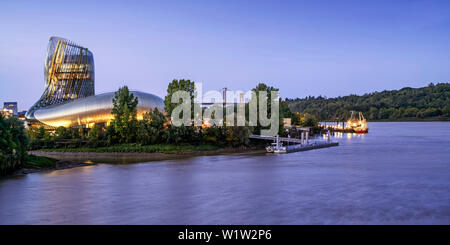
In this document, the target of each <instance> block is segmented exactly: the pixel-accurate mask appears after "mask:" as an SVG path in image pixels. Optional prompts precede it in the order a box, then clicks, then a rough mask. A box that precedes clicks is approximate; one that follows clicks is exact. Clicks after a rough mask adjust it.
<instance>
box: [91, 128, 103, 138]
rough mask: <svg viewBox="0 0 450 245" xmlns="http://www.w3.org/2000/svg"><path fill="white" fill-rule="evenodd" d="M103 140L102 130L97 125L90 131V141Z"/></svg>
mask: <svg viewBox="0 0 450 245" xmlns="http://www.w3.org/2000/svg"><path fill="white" fill-rule="evenodd" d="M101 138H102V129H101V127H99V126H98V125H97V124H95V125H94V127H92V128H91V129H90V130H89V139H90V140H100V139H101Z"/></svg>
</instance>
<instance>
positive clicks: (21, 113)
mask: <svg viewBox="0 0 450 245" xmlns="http://www.w3.org/2000/svg"><path fill="white" fill-rule="evenodd" d="M26 113H27V111H19V112H18V113H17V117H18V118H19V119H20V120H25V119H26V118H25V114H26Z"/></svg>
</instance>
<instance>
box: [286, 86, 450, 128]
mask: <svg viewBox="0 0 450 245" xmlns="http://www.w3.org/2000/svg"><path fill="white" fill-rule="evenodd" d="M287 103H288V105H289V107H290V108H291V110H292V111H294V112H301V113H305V112H308V113H310V114H313V115H314V116H316V117H317V118H318V119H319V120H336V119H339V120H347V119H348V118H349V116H350V115H349V111H351V110H356V111H361V112H362V113H363V114H364V116H366V118H367V119H369V120H379V119H382V120H402V119H403V118H438V119H442V120H449V118H448V117H449V115H448V114H447V113H445V112H446V111H447V110H446V107H448V106H449V105H450V84H449V83H438V84H433V83H430V84H429V86H427V87H422V88H409V87H405V88H402V89H400V90H391V91H382V92H374V93H369V94H364V95H361V96H357V95H350V96H343V97H337V98H324V97H320V96H319V97H312V96H308V97H305V98H303V99H299V98H297V99H292V100H287Z"/></svg>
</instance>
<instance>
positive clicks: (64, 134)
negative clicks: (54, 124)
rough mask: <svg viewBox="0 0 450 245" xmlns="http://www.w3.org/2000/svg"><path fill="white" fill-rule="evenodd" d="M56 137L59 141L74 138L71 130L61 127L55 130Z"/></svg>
mask: <svg viewBox="0 0 450 245" xmlns="http://www.w3.org/2000/svg"><path fill="white" fill-rule="evenodd" d="M55 137H56V138H57V139H70V138H71V137H72V135H71V130H70V129H67V128H65V127H63V126H60V127H58V128H56V130H55Z"/></svg>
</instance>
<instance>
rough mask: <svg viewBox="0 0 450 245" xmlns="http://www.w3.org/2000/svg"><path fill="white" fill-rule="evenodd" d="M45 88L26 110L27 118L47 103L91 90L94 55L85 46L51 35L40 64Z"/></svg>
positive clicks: (86, 95) (93, 92)
mask: <svg viewBox="0 0 450 245" xmlns="http://www.w3.org/2000/svg"><path fill="white" fill-rule="evenodd" d="M44 77H45V90H44V93H43V94H42V96H41V98H40V99H39V100H38V101H37V102H36V103H35V104H34V105H33V106H32V107H31V108H30V109H29V110H28V112H27V118H34V112H35V111H36V110H37V109H39V108H43V107H46V106H50V105H55V104H60V103H62V102H65V101H70V100H75V99H78V98H85V97H89V96H93V95H94V94H95V84H94V77H95V75H94V56H93V54H92V52H91V51H89V50H88V49H87V48H84V47H81V46H80V45H77V44H75V43H73V42H72V41H69V40H66V39H64V38H59V37H51V38H50V41H49V44H48V48H47V55H46V58H45V64H44Z"/></svg>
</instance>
